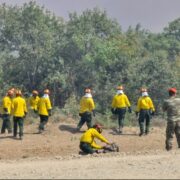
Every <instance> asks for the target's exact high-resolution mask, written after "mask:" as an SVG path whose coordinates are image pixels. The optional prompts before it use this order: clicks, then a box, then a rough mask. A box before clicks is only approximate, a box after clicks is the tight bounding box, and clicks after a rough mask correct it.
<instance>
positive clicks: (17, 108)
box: [12, 96, 27, 117]
mask: <svg viewBox="0 0 180 180" xmlns="http://www.w3.org/2000/svg"><path fill="white" fill-rule="evenodd" d="M12 111H13V113H12V114H13V116H16V117H23V116H24V115H25V113H27V106H26V101H25V99H24V98H22V97H20V96H18V97H16V98H14V99H13V100H12Z"/></svg>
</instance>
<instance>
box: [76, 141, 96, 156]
mask: <svg viewBox="0 0 180 180" xmlns="http://www.w3.org/2000/svg"><path fill="white" fill-rule="evenodd" d="M79 148H80V149H81V150H82V151H83V152H85V153H87V154H93V153H95V152H96V150H94V149H93V148H92V147H91V145H90V144H89V143H85V142H80V145H79Z"/></svg>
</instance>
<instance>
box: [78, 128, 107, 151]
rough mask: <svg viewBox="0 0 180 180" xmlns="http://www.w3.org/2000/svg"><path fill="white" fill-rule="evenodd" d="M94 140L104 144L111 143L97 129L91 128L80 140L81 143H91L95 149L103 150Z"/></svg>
mask: <svg viewBox="0 0 180 180" xmlns="http://www.w3.org/2000/svg"><path fill="white" fill-rule="evenodd" d="M94 138H97V139H99V140H100V141H102V142H105V143H109V142H108V140H107V139H106V138H105V137H103V136H102V135H101V134H100V133H99V132H98V131H97V130H96V129H94V128H90V129H88V130H87V131H86V132H85V133H84V134H83V135H82V136H81V139H80V142H85V143H89V144H90V145H91V146H92V147H93V148H95V149H102V146H100V145H98V144H96V142H95V140H94Z"/></svg>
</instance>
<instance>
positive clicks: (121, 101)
mask: <svg viewBox="0 0 180 180" xmlns="http://www.w3.org/2000/svg"><path fill="white" fill-rule="evenodd" d="M123 89H124V88H123V86H118V87H117V93H116V95H115V96H114V97H113V100H112V105H111V111H112V113H113V114H117V115H118V124H119V133H120V134H121V133H122V131H123V127H124V118H125V114H126V109H127V108H128V112H129V113H131V112H132V110H131V104H130V102H129V99H128V97H127V95H126V94H124V91H123Z"/></svg>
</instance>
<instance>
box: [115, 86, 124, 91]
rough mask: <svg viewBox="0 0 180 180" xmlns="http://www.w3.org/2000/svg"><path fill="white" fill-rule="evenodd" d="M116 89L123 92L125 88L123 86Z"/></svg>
mask: <svg viewBox="0 0 180 180" xmlns="http://www.w3.org/2000/svg"><path fill="white" fill-rule="evenodd" d="M116 89H117V90H123V89H124V88H123V86H117V87H116Z"/></svg>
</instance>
